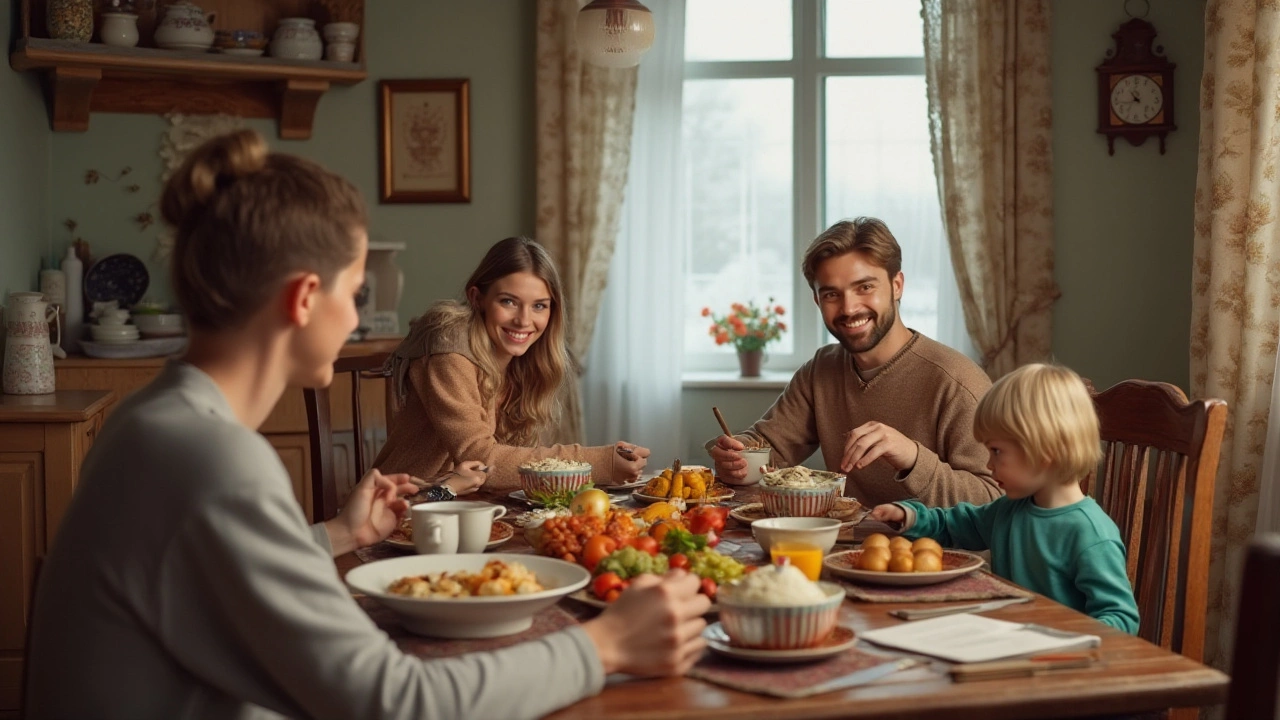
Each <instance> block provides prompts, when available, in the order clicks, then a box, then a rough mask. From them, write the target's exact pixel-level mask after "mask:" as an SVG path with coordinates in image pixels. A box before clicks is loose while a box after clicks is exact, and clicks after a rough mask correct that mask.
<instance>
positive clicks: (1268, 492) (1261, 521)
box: [1257, 353, 1280, 533]
mask: <svg viewBox="0 0 1280 720" xmlns="http://www.w3.org/2000/svg"><path fill="white" fill-rule="evenodd" d="M1277 376H1280V353H1277V354H1276V366H1275V374H1274V375H1272V377H1273V378H1275V377H1277ZM1257 531H1258V532H1259V533H1273V532H1280V382H1274V381H1273V382H1272V383H1271V412H1270V417H1269V418H1268V419H1267V444H1266V446H1265V449H1264V450H1263V451H1262V472H1261V473H1260V474H1259V475H1258V530H1257Z"/></svg>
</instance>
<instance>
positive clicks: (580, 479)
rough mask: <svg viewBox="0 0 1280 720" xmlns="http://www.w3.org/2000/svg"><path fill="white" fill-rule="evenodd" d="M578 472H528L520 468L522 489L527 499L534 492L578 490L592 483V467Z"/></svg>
mask: <svg viewBox="0 0 1280 720" xmlns="http://www.w3.org/2000/svg"><path fill="white" fill-rule="evenodd" d="M584 466H585V467H582V468H579V469H576V470H526V469H525V468H520V487H521V489H523V490H524V494H525V496H527V497H533V495H532V493H534V492H561V491H564V490H577V489H578V488H580V487H582V486H583V485H586V484H587V483H589V482H591V465H590V464H589V463H584Z"/></svg>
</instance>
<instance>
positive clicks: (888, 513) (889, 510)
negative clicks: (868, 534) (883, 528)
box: [871, 503, 907, 523]
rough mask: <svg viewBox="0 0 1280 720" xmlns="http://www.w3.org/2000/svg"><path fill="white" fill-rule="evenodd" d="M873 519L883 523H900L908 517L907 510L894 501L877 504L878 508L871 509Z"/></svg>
mask: <svg viewBox="0 0 1280 720" xmlns="http://www.w3.org/2000/svg"><path fill="white" fill-rule="evenodd" d="M871 519H872V520H879V521H880V522H882V523H900V522H903V521H905V520H906V519H907V511H905V510H903V509H902V508H900V507H898V506H897V505H894V504H893V503H885V504H884V505H877V506H876V509H875V510H872V511H871Z"/></svg>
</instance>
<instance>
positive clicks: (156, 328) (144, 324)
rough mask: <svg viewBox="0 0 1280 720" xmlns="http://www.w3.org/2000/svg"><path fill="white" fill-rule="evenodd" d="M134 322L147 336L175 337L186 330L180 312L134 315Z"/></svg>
mask: <svg viewBox="0 0 1280 720" xmlns="http://www.w3.org/2000/svg"><path fill="white" fill-rule="evenodd" d="M133 324H134V325H137V326H138V330H139V332H141V333H142V334H143V335H145V336H146V337H174V336H177V335H181V334H182V333H183V332H184V331H185V328H184V327H183V324H182V316H181V315H179V314H178V313H165V314H163V315H148V314H140V315H134V316H133Z"/></svg>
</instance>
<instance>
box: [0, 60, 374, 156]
mask: <svg viewBox="0 0 1280 720" xmlns="http://www.w3.org/2000/svg"><path fill="white" fill-rule="evenodd" d="M9 64H10V65H11V66H12V67H13V69H14V70H18V71H32V70H34V71H43V72H45V74H46V76H47V77H48V82H49V93H48V96H49V102H50V118H51V124H52V126H53V129H54V130H55V131H71V132H84V131H85V130H88V129H89V115H90V113H92V112H133V113H154V114H165V113H168V112H182V113H218V112H221V113H226V114H230V115H239V116H243V117H277V118H279V119H280V137H282V138H286V139H306V138H309V137H311V125H312V122H313V120H314V119H315V111H316V106H317V104H318V103H319V102H320V98H321V97H322V96H323V95H324V93H325V92H326V91H328V89H329V87H330V86H331V85H352V84H355V83H358V82H360V81H362V80H364V79H365V77H367V73H366V72H365V69H364V67H363V65H362V64H360V63H340V62H323V61H317V62H311V61H300V60H279V59H276V58H266V57H243V56H234V55H223V54H220V53H211V52H184V51H176V50H160V49H157V48H117V47H110V46H107V45H101V44H97V43H76V42H72V41H68V40H50V39H47V38H37V37H27V38H22V39H19V40H18V41H17V43H16V44H15V47H14V51H13V53H12V54H11V55H10V56H9Z"/></svg>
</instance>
